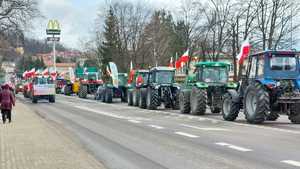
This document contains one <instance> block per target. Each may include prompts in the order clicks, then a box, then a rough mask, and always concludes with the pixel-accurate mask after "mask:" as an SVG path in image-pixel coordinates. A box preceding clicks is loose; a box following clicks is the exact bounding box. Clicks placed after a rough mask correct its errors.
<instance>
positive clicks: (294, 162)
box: [281, 160, 300, 167]
mask: <svg viewBox="0 0 300 169" xmlns="http://www.w3.org/2000/svg"><path fill="white" fill-rule="evenodd" d="M281 162H282V163H286V164H289V165H292V166H295V167H300V162H299V161H293V160H283V161H281Z"/></svg>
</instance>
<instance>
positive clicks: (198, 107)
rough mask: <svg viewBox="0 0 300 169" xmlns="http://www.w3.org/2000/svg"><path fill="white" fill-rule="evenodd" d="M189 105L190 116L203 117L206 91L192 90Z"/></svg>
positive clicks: (194, 88)
mask: <svg viewBox="0 0 300 169" xmlns="http://www.w3.org/2000/svg"><path fill="white" fill-rule="evenodd" d="M190 99H191V100H190V103H191V114H193V115H204V114H205V111H206V101H207V93H206V90H203V89H198V88H196V87H193V88H192V93H191V97H190Z"/></svg>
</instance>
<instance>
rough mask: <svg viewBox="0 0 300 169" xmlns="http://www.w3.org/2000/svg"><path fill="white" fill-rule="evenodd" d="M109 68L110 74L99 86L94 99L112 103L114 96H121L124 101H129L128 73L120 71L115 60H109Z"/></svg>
mask: <svg viewBox="0 0 300 169" xmlns="http://www.w3.org/2000/svg"><path fill="white" fill-rule="evenodd" d="M108 69H109V70H108V71H109V75H110V76H109V78H108V80H106V82H105V83H104V84H103V85H102V86H99V87H98V89H97V92H96V93H95V95H94V99H95V100H101V101H102V102H105V103H112V102H113V98H121V101H122V102H127V73H118V69H117V66H116V65H115V63H113V62H109V68H108Z"/></svg>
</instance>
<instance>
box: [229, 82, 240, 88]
mask: <svg viewBox="0 0 300 169" xmlns="http://www.w3.org/2000/svg"><path fill="white" fill-rule="evenodd" d="M238 86H239V85H238V83H236V82H228V83H227V84H226V88H228V89H237V88H238Z"/></svg>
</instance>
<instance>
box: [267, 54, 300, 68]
mask: <svg viewBox="0 0 300 169" xmlns="http://www.w3.org/2000/svg"><path fill="white" fill-rule="evenodd" d="M270 66H271V70H278V71H296V69H297V59H296V57H295V56H294V55H272V56H271V58H270Z"/></svg>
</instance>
